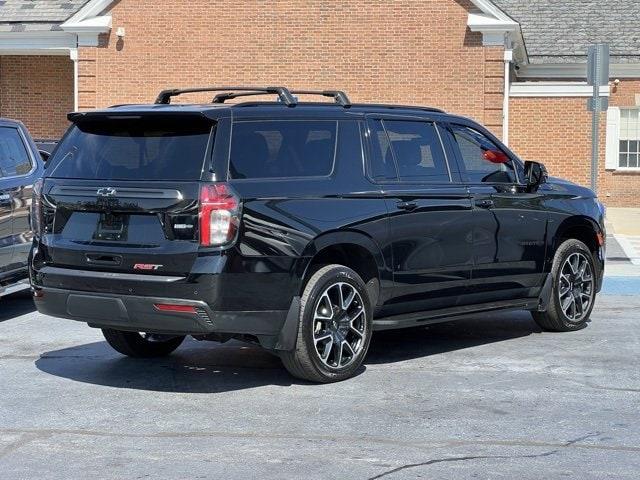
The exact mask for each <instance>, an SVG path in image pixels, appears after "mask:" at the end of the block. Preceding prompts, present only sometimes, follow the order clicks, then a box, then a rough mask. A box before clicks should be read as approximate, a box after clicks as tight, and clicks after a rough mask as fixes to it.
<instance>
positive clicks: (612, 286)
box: [600, 277, 640, 295]
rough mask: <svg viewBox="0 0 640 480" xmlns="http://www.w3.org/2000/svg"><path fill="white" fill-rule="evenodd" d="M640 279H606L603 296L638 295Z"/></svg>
mask: <svg viewBox="0 0 640 480" xmlns="http://www.w3.org/2000/svg"><path fill="white" fill-rule="evenodd" d="M639 292H640V277H604V284H603V285H602V291H601V292H600V293H601V294H603V295H638V293H639Z"/></svg>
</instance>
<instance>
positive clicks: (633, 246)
mask: <svg viewBox="0 0 640 480" xmlns="http://www.w3.org/2000/svg"><path fill="white" fill-rule="evenodd" d="M613 238H615V239H616V241H617V242H618V245H620V247H621V248H622V250H624V253H625V255H626V256H627V257H628V258H629V261H630V262H631V263H633V264H634V265H640V237H638V236H633V235H621V234H618V233H616V234H614V235H613Z"/></svg>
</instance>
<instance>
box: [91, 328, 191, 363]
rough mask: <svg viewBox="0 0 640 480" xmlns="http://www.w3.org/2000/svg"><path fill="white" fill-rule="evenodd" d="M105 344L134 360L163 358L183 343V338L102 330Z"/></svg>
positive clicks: (109, 329)
mask: <svg viewBox="0 0 640 480" xmlns="http://www.w3.org/2000/svg"><path fill="white" fill-rule="evenodd" d="M102 334H103V335H104V338H105V339H106V340H107V343H108V344H109V345H111V347H112V348H113V349H114V350H116V351H117V352H120V353H122V354H123V355H127V356H129V357H136V358H150V357H163V356H165V355H169V354H170V353H171V352H173V351H174V350H175V349H176V348H178V347H179V346H180V344H181V343H182V342H183V340H184V337H183V336H180V337H174V336H167V335H157V334H153V333H142V332H125V331H122V330H113V329H111V328H103V329H102Z"/></svg>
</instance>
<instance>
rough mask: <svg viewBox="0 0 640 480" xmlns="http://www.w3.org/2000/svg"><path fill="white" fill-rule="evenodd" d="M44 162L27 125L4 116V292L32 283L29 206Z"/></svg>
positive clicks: (0, 127)
mask: <svg viewBox="0 0 640 480" xmlns="http://www.w3.org/2000/svg"><path fill="white" fill-rule="evenodd" d="M42 163H43V162H42V158H41V157H40V153H39V152H38V149H37V147H36V145H35V143H34V142H33V140H32V138H31V136H30V135H29V132H28V131H27V129H26V128H25V126H24V125H23V124H22V123H21V122H19V121H16V120H8V119H4V118H0V296H1V295H6V294H9V293H12V292H14V291H17V290H22V289H25V288H28V287H29V282H28V274H27V259H28V256H29V249H30V248H31V243H32V239H33V235H32V234H31V227H30V226H29V206H30V205H31V196H32V186H33V184H34V182H35V181H36V180H37V179H38V178H40V176H41V175H42V171H43V166H42Z"/></svg>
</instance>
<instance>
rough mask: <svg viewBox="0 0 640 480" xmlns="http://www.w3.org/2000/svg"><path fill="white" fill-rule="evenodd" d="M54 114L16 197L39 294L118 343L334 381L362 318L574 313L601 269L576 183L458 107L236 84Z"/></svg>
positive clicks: (566, 326) (577, 319)
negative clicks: (253, 351)
mask: <svg viewBox="0 0 640 480" xmlns="http://www.w3.org/2000/svg"><path fill="white" fill-rule="evenodd" d="M203 91H215V92H218V93H217V95H215V97H214V99H213V102H212V103H210V104H170V99H171V98H172V97H174V96H176V95H181V94H186V93H194V92H203ZM265 93H269V94H276V95H278V98H279V101H277V102H255V101H250V102H244V103H236V104H233V103H232V104H229V103H228V100H231V99H234V98H238V97H242V96H253V95H258V94H265ZM311 94H319V95H324V96H327V97H333V98H334V100H335V103H312V102H300V101H298V99H297V97H296V96H297V95H311ZM69 120H70V121H71V122H72V126H71V128H70V129H69V131H68V132H67V134H66V135H65V137H64V138H63V139H62V140H61V142H60V144H59V146H58V148H57V149H56V150H55V152H54V154H53V156H52V157H51V159H50V160H49V161H48V162H47V168H46V171H45V175H44V180H43V181H42V182H40V183H38V185H37V188H36V196H35V197H34V214H33V215H34V224H35V227H34V228H35V229H36V239H35V241H34V244H33V250H32V261H31V264H30V266H31V272H30V274H31V281H32V285H33V291H34V297H35V301H36V306H37V308H38V310H39V311H40V312H43V313H45V314H49V315H53V316H57V317H64V318H69V319H73V320H79V321H83V322H86V323H88V324H89V325H90V326H92V327H97V328H101V329H102V331H103V333H104V336H105V338H106V339H107V341H108V342H109V343H110V344H111V346H112V347H114V348H115V349H116V350H117V351H119V352H121V353H123V354H126V355H130V356H133V357H148V356H157V355H166V354H169V353H171V352H172V351H173V350H175V349H176V348H177V347H178V346H179V345H180V343H181V342H182V341H183V339H184V337H185V336H186V335H191V336H193V337H194V338H196V339H199V340H216V341H225V340H228V339H230V338H240V339H243V340H248V341H253V342H256V343H259V344H260V345H262V346H263V347H265V348H267V349H270V350H272V351H274V352H277V353H278V354H279V355H280V357H281V358H282V361H283V363H284V365H285V366H286V368H287V369H288V370H289V371H290V372H291V373H292V374H293V375H295V376H297V377H300V378H304V379H308V380H312V381H318V382H329V381H336V380H341V379H345V378H348V377H350V376H352V375H354V374H355V372H356V371H357V370H358V368H359V367H360V365H361V364H362V362H363V360H364V357H365V355H366V352H367V349H368V346H369V342H370V340H371V335H372V332H373V331H374V330H382V329H392V328H403V327H416V326H421V325H427V324H429V323H432V322H439V321H443V320H449V319H451V318H453V317H459V316H463V315H467V314H471V313H476V312H485V311H495V310H508V309H525V310H529V311H531V312H532V315H533V318H534V319H535V320H536V322H538V324H539V325H540V326H541V327H543V328H544V329H547V330H555V331H570V330H576V329H579V328H582V327H584V326H585V325H586V323H587V322H588V320H589V315H590V313H591V310H592V308H593V305H594V301H595V296H596V293H597V292H598V291H599V290H600V287H601V284H602V277H603V272H604V241H605V231H604V226H603V215H604V213H603V207H602V205H601V204H600V203H599V202H598V200H597V199H596V198H595V196H594V194H593V193H592V192H591V191H590V190H588V189H586V188H582V187H580V186H578V185H575V184H572V183H570V182H567V181H563V180H560V179H551V178H547V174H546V170H545V169H544V167H543V166H542V165H541V164H539V163H535V162H522V161H521V160H520V159H519V158H518V157H517V156H516V155H515V154H514V153H513V152H511V151H510V150H509V149H508V148H506V147H505V146H504V145H503V144H502V143H501V142H500V141H499V140H498V139H497V138H496V137H495V136H494V135H492V134H491V133H490V132H489V131H487V130H486V129H485V128H483V127H482V126H481V125H479V124H477V123H476V122H473V121H471V120H469V119H467V118H463V117H459V116H456V115H450V114H447V113H445V112H442V111H440V110H437V109H432V108H421V107H408V106H395V105H374V104H351V103H350V102H349V99H348V98H347V96H346V95H345V94H344V93H343V92H340V91H324V92H308V91H307V92H296V91H289V90H288V89H286V88H284V87H270V88H240V87H238V88H231V89H230V88H204V89H187V90H169V91H164V92H162V93H161V94H160V96H159V97H158V99H157V101H156V103H155V104H153V105H129V106H118V107H113V108H108V109H105V110H101V111H91V112H82V113H72V114H70V115H69Z"/></svg>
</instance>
